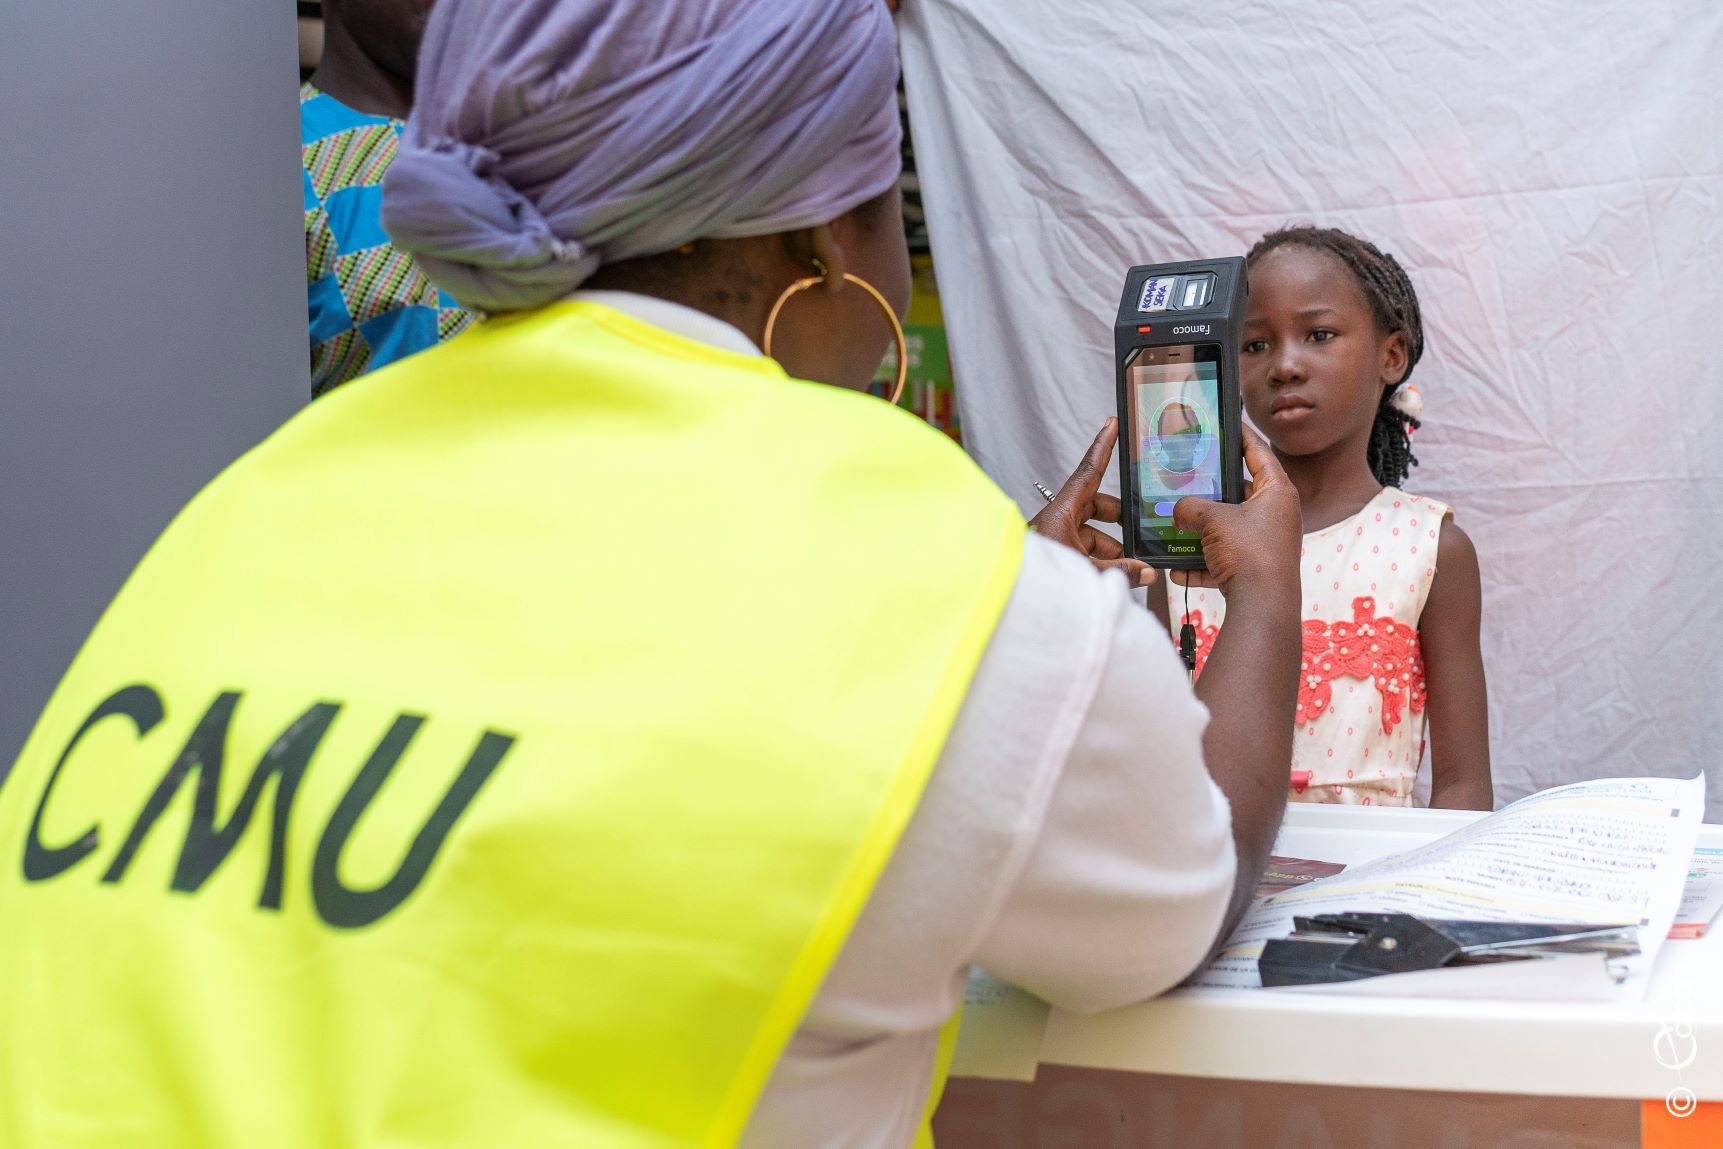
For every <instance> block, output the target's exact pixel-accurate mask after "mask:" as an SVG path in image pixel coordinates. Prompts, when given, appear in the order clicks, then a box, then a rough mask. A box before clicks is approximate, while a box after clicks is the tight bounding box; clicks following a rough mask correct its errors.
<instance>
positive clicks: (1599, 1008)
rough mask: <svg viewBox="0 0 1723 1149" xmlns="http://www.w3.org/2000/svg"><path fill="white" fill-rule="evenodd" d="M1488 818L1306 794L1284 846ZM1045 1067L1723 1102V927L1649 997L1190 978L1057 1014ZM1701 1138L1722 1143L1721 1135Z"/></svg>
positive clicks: (1339, 853) (1392, 848)
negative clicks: (1352, 989)
mask: <svg viewBox="0 0 1723 1149" xmlns="http://www.w3.org/2000/svg"><path fill="white" fill-rule="evenodd" d="M1480 816H1481V815H1479V814H1476V813H1470V812H1459V811H1446V810H1411V809H1407V810H1400V809H1381V808H1373V809H1364V808H1359V807H1341V806H1307V805H1295V806H1292V807H1290V808H1289V809H1288V811H1287V816H1286V821H1285V824H1284V825H1283V827H1282V830H1281V834H1280V837H1279V840H1278V842H1277V843H1276V847H1275V853H1277V854H1282V855H1288V856H1292V857H1300V858H1318V859H1322V860H1324V861H1333V862H1346V863H1355V862H1361V861H1366V860H1369V859H1371V858H1376V857H1379V856H1381V855H1384V854H1389V853H1395V852H1398V851H1401V850H1406V849H1410V848H1412V847H1415V846H1419V845H1422V844H1424V843H1426V842H1428V841H1431V840H1433V839H1435V838H1437V837H1440V836H1441V835H1443V834H1446V833H1448V832H1450V831H1452V830H1453V829H1455V828H1457V827H1459V826H1462V825H1464V824H1465V823H1466V822H1468V821H1471V820H1472V819H1474V818H1477V817H1480ZM1699 844H1700V845H1706V846H1723V826H1705V827H1702V828H1701V830H1700V836H1699ZM1666 1026H1681V1027H1682V1028H1681V1029H1680V1030H1679V1031H1675V1032H1666V1033H1665V1036H1664V1037H1663V1039H1662V1046H1661V1054H1662V1056H1661V1057H1660V1056H1659V1049H1658V1048H1654V1042H1657V1041H1658V1035H1659V1033H1660V1032H1664V1031H1665V1027H1666ZM1289 1051H1297V1055H1296V1056H1289ZM1688 1056H1691V1057H1692V1060H1691V1063H1690V1064H1688V1065H1686V1066H1684V1067H1682V1068H1680V1069H1679V1071H1678V1070H1677V1069H1675V1068H1672V1067H1671V1065H1670V1064H1669V1063H1673V1062H1676V1061H1679V1060H1682V1059H1685V1058H1687V1057H1688ZM965 1060H966V1059H965V1058H963V1057H960V1058H959V1060H958V1062H957V1064H956V1065H955V1067H954V1072H955V1074H956V1075H958V1076H962V1075H964V1074H965V1072H966V1066H965ZM968 1060H975V1058H973V1057H971V1058H969V1059H968ZM1040 1062H1041V1064H1043V1065H1050V1066H1071V1067H1081V1068H1084V1069H1093V1070H1110V1071H1126V1072H1129V1073H1134V1074H1157V1075H1172V1076H1177V1077H1181V1078H1208V1079H1220V1080H1228V1081H1251V1082H1280V1083H1285V1084H1288V1085H1309V1086H1334V1085H1335V1084H1336V1083H1344V1084H1345V1085H1346V1086H1348V1087H1355V1088H1365V1089H1383V1090H1398V1091H1419V1092H1424V1091H1441V1092H1452V1093H1465V1094H1512V1095H1516V1096H1521V1097H1563V1098H1619V1099H1629V1100H1634V1101H1653V1100H1654V1101H1656V1102H1657V1103H1658V1104H1659V1105H1661V1104H1662V1102H1663V1099H1664V1098H1665V1097H1667V1096H1669V1095H1670V1092H1671V1091H1672V1090H1675V1089H1677V1088H1678V1087H1680V1088H1685V1089H1687V1090H1690V1091H1691V1094H1692V1096H1693V1097H1695V1098H1697V1099H1698V1100H1700V1101H1702V1102H1711V1103H1717V1102H1723V924H1719V926H1718V927H1716V928H1714V929H1713V931H1712V932H1711V933H1710V934H1708V936H1706V937H1704V938H1702V939H1697V940H1685V941H1670V942H1668V943H1666V944H1665V946H1664V947H1663V950H1662V952H1661V954H1660V955H1659V956H1658V959H1657V965H1656V967H1655V969H1654V971H1653V977H1652V984H1651V988H1650V990H1649V992H1648V994H1647V995H1646V997H1645V999H1644V1000H1643V1001H1637V1002H1607V1003H1583V1004H1579V1003H1548V1002H1512V1001H1509V1002H1504V1001H1467V1000H1435V1001H1432V1000H1420V999H1408V998H1393V997H1371V998H1348V997H1343V996H1339V995H1333V994H1317V993H1286V992H1276V991H1270V990H1229V989H1186V990H1178V991H1175V992H1173V993H1170V994H1167V995H1166V996H1164V997H1161V998H1158V999H1156V1000H1155V1001H1151V1002H1147V1003H1144V1004H1142V1005H1138V1006H1132V1007H1129V1008H1126V1009H1120V1010H1116V1011H1113V1012H1110V1013H1105V1014H1100V1015H1096V1016H1091V1017H1077V1016H1072V1015H1068V1014H1064V1013H1061V1012H1059V1011H1054V1012H1053V1014H1052V1016H1051V1019H1050V1021H1049V1022H1048V1025H1047V1030H1046V1033H1045V1036H1044V1038H1043V1040H1042V1044H1041V1052H1040ZM1648 1112H1649V1107H1648ZM1720 1115H1723V1107H1719V1106H1716V1105H1709V1106H1701V1108H1700V1111H1699V1113H1698V1115H1697V1117H1698V1118H1700V1119H1703V1120H1704V1121H1705V1122H1709V1121H1710V1120H1712V1119H1715V1118H1718V1117H1719V1116H1720ZM1700 1123H1701V1122H1700V1121H1697V1120H1696V1121H1693V1122H1689V1123H1687V1125H1685V1126H1684V1128H1687V1127H1691V1128H1697V1127H1698V1125H1699V1124H1700ZM1707 1127H1708V1128H1709V1127H1710V1126H1709V1125H1707ZM1647 1128H1648V1130H1649V1128H1650V1122H1649V1120H1648V1123H1647ZM1708 1137H1709V1135H1707V1138H1708ZM1032 1143H1033V1142H1025V1144H1032ZM1651 1143H1652V1142H1651V1140H1650V1134H1649V1133H1648V1134H1647V1142H1646V1144H1648V1145H1649V1144H1651ZM1685 1143H1687V1142H1670V1144H1685ZM1691 1143H1692V1144H1695V1145H1698V1144H1706V1145H1713V1144H1714V1145H1715V1146H1719V1147H1723V1137H1720V1138H1719V1139H1718V1140H1717V1141H1716V1142H1715V1143H1713V1142H1712V1141H1710V1140H1709V1139H1706V1140H1704V1141H1693V1142H1691Z"/></svg>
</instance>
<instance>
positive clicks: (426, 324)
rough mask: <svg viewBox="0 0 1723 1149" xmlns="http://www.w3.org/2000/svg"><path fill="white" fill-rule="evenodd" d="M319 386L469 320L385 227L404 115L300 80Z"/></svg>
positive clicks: (308, 269)
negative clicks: (386, 194) (362, 107)
mask: <svg viewBox="0 0 1723 1149" xmlns="http://www.w3.org/2000/svg"><path fill="white" fill-rule="evenodd" d="M299 130H300V152H301V158H302V159H303V161H304V167H305V292H306V302H307V304H308V305H309V310H310V328H311V393H312V394H313V395H321V394H323V393H324V392H325V391H327V390H329V389H330V388H331V387H335V386H337V385H339V384H342V383H345V382H347V381H348V380H350V379H353V378H355V377H356V376H359V375H363V374H364V373H365V372H367V371H371V370H375V369H376V368H378V367H381V366H383V365H384V364H386V363H393V362H394V361H395V360H397V359H402V358H405V357H406V356H408V355H411V354H413V353H414V352H415V351H423V350H424V349H425V348H427V347H432V346H434V345H436V343H437V342H438V341H439V340H442V339H447V338H448V337H449V336H451V335H453V334H455V333H456V332H457V331H460V330H461V329H462V328H464V327H466V326H467V324H468V323H470V322H472V315H471V314H470V313H468V312H466V311H463V310H461V308H460V305H459V304H457V303H456V302H455V301H454V299H453V298H452V297H450V296H448V295H446V294H444V293H443V292H442V291H440V290H439V289H438V288H437V286H436V285H435V284H433V283H432V282H431V281H430V280H429V279H426V278H425V276H424V274H423V273H422V272H421V271H420V270H419V269H418V267H417V266H416V265H415V264H414V263H413V261H412V260H411V259H410V258H408V257H407V256H406V255H405V254H403V253H402V252H399V251H396V250H395V248H394V246H393V245H392V244H391V243H390V242H389V236H388V234H387V233H385V232H384V231H383V219H382V210H383V187H382V184H383V173H384V172H386V171H388V170H389V164H390V162H391V161H393V160H394V158H395V147H396V141H397V140H398V139H399V138H400V135H401V121H400V120H394V119H389V118H388V117H386V116H372V115H367V114H365V113H364V112H358V111H355V110H353V109H352V108H349V107H348V106H347V105H346V104H343V103H341V101H339V100H337V99H335V98H334V97H333V96H330V95H328V94H327V93H324V92H320V91H318V90H317V89H316V88H314V87H312V86H311V85H310V84H305V85H303V86H302V87H301V88H300V89H299Z"/></svg>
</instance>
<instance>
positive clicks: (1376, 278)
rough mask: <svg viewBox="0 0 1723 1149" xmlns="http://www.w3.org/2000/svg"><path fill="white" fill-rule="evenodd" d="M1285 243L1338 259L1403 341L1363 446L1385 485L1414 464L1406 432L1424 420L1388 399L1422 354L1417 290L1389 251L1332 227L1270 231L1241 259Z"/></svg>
mask: <svg viewBox="0 0 1723 1149" xmlns="http://www.w3.org/2000/svg"><path fill="white" fill-rule="evenodd" d="M1288 246H1297V247H1308V248H1311V249H1312V250H1315V251H1325V252H1327V253H1328V254H1329V255H1332V256H1334V257H1335V258H1337V259H1339V260H1340V262H1341V263H1343V264H1345V265H1346V267H1347V269H1348V270H1349V271H1351V272H1352V276H1353V278H1354V279H1356V280H1357V281H1358V287H1359V290H1361V291H1363V293H1364V298H1365V299H1366V300H1368V301H1369V303H1370V310H1371V312H1372V313H1373V314H1374V315H1375V317H1376V325H1377V326H1378V327H1379V328H1380V329H1381V330H1382V331H1384V332H1386V333H1388V334H1390V335H1392V334H1394V333H1396V332H1398V333H1399V334H1400V336H1401V337H1402V338H1403V339H1405V341H1406V372H1405V374H1403V375H1401V376H1400V378H1399V379H1398V380H1397V381H1396V382H1394V383H1390V384H1389V385H1388V386H1386V387H1384V388H1383V389H1382V399H1381V402H1380V403H1379V404H1378V406H1377V408H1376V422H1375V424H1374V425H1373V426H1372V427H1371V428H1370V443H1369V446H1368V447H1366V448H1365V457H1366V459H1367V460H1368V462H1369V464H1370V472H1371V474H1373V475H1375V476H1376V481H1377V482H1379V483H1381V484H1382V485H1383V486H1385V487H1392V486H1397V485H1398V484H1400V483H1403V482H1405V481H1406V476H1407V475H1409V474H1411V472H1412V468H1413V467H1415V466H1417V465H1418V459H1417V456H1415V455H1413V454H1412V435H1411V432H1412V431H1415V430H1417V429H1418V428H1419V427H1421V426H1422V425H1423V424H1422V423H1421V422H1419V420H1417V419H1416V418H1414V417H1413V416H1411V415H1409V414H1407V413H1406V412H1405V411H1402V410H1400V409H1399V408H1398V407H1396V406H1394V405H1393V403H1392V402H1391V400H1392V399H1393V397H1394V393H1395V392H1396V391H1398V390H1399V389H1400V387H1401V385H1402V384H1404V383H1405V382H1406V380H1407V379H1408V378H1410V377H1411V374H1412V368H1414V367H1416V366H1417V365H1418V360H1419V359H1421V358H1422V357H1423V355H1424V320H1423V316H1422V314H1421V313H1420V311H1419V310H1418V293H1417V292H1416V291H1415V290H1413V288H1412V280H1411V279H1410V278H1409V277H1408V276H1407V275H1406V269H1405V268H1403V267H1401V266H1400V263H1399V261H1398V260H1396V259H1395V258H1394V257H1393V256H1391V255H1389V254H1388V253H1387V252H1385V251H1383V250H1382V249H1381V248H1379V247H1377V246H1376V245H1375V244H1373V243H1371V242H1369V241H1368V240H1363V239H1359V238H1358V237H1357V236H1354V235H1348V234H1347V233H1346V232H1343V231H1340V230H1338V229H1336V228H1331V227H1288V228H1282V229H1281V230H1280V231H1271V232H1269V233H1268V234H1267V235H1265V236H1263V237H1262V238H1261V239H1259V240H1257V242H1256V246H1255V247H1253V248H1251V249H1250V254H1249V255H1247V256H1246V257H1245V263H1246V265H1247V266H1248V265H1250V264H1253V263H1255V262H1256V261H1257V260H1258V259H1260V258H1261V257H1263V256H1265V255H1267V254H1268V253H1269V252H1271V251H1273V250H1274V249H1275V248H1277V247H1288Z"/></svg>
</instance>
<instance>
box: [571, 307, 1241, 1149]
mask: <svg viewBox="0 0 1723 1149" xmlns="http://www.w3.org/2000/svg"><path fill="white" fill-rule="evenodd" d="M574 298H577V299H588V300H591V301H593V302H597V303H603V304H606V305H607V306H611V307H614V308H617V309H618V310H621V311H624V312H627V313H628V314H630V315H633V316H634V317H635V318H638V319H641V320H643V321H644V322H648V323H652V324H654V325H656V326H659V327H662V328H665V329H667V330H669V331H671V332H673V333H675V334H678V335H681V336H683V337H684V338H690V339H697V340H700V341H703V342H707V343H711V344H714V345H716V346H720V347H724V348H726V349H728V350H732V351H739V352H741V353H743V354H759V349H758V348H756V347H755V346H754V345H753V344H752V342H751V341H749V340H748V338H747V337H746V336H745V335H743V334H742V333H741V332H740V331H738V330H737V329H736V328H734V327H732V326H730V325H729V324H726V323H723V322H722V321H720V320H717V319H715V318H713V317H711V316H708V315H705V314H703V313H701V312H698V311H693V310H691V309H689V308H685V307H681V306H679V305H677V304H673V303H668V302H666V301H663V300H659V299H654V298H649V297H646V296H639V295H632V294H627V293H621V292H577V293H576V294H575V296H574ZM1207 722H1208V712H1207V710H1206V709H1205V708H1204V707H1203V706H1202V704H1201V703H1199V702H1198V701H1197V700H1196V697H1195V696H1194V695H1193V694H1192V693H1191V688H1190V685H1189V683H1188V682H1187V681H1186V678H1185V672H1184V667H1183V665H1182V664H1181V663H1180V662H1179V660H1178V656H1177V655H1176V654H1175V653H1174V651H1173V649H1172V645H1171V644H1170V643H1169V642H1168V640H1167V635H1166V631H1165V630H1164V629H1162V628H1160V627H1159V626H1157V625H1155V623H1154V622H1153V621H1152V619H1151V616H1150V615H1149V614H1148V613H1147V612H1146V611H1144V610H1142V609H1141V608H1140V607H1138V606H1136V605H1135V604H1134V603H1133V602H1132V601H1131V600H1130V597H1129V592H1128V591H1127V589H1126V586H1125V580H1124V579H1123V578H1122V577H1121V576H1119V575H1117V574H1110V575H1107V576H1105V577H1103V576H1101V575H1100V574H1098V573H1097V572H1096V571H1095V569H1094V568H1093V567H1092V566H1091V565H1090V564H1089V563H1088V562H1087V561H1086V560H1085V559H1083V558H1082V557H1081V556H1080V555H1077V554H1075V553H1073V552H1071V551H1069V550H1067V549H1065V548H1063V547H1060V546H1058V545H1056V544H1054V543H1051V542H1048V541H1047V540H1045V539H1042V538H1040V537H1038V536H1034V535H1031V536H1030V537H1029V539H1028V540H1027V541H1026V546H1025V550H1024V555H1023V564H1022V567H1021V570H1020V571H1019V573H1018V576H1017V582H1016V585H1015V587H1014V588H1013V590H1012V593H1011V598H1010V600H1009V602H1008V603H1007V605H1006V607H1005V611H1004V613H1003V615H1002V616H1001V618H1000V621H999V625H998V628H997V629H996V630H995V632H994V634H993V637H992V639H991V641H990V642H989V644H988V647H987V651H986V653H985V654H984V655H983V657H982V660H981V664H980V667H979V669H978V670H977V672H976V675H975V678H974V680H973V682H972V684H971V686H970V689H969V692H968V694H967V695H966V697H965V700H964V703H963V707H962V709H961V711H960V712H959V714H958V718H957V721H956V723H955V724H954V726H953V728H952V730H951V734H950V737H949V738H948V739H947V742H946V745H945V748H944V751H943V752H942V753H941V755H940V758H939V762H938V764H937V765H936V766H935V768H934V771H933V774H932V776H931V778H930V780H929V782H928V786H927V789H926V791H925V792H924V794H923V796H922V800H921V803H920V805H919V806H918V807H917V809H916V812H915V815H914V816H913V818H912V819H911V821H910V824H909V827H908V829H907V830H906V831H905V833H904V836H903V838H902V840H901V841H900V842H899V844H898V847H897V850H896V851H895V852H894V853H893V855H892V858H891V860H890V862H889V863H888V864H887V866H886V869H885V872H884V874H883V875H882V877H881V879H880V882H879V884H878V886H876V887H875V889H874V892H873V895H872V896H871V898H870V899H869V901H868V905H867V907H866V908H865V909H864V911H863V912H862V915H861V917H860V918H859V919H858V921H857V922H856V926H855V929H854V930H853V931H852V933H851V935H850V937H849V940H848V941H847V943H846V944H845V946H844V949H843V951H842V952H841V953H840V954H839V956H838V959H837V962H836V964H835V965H834V966H833V968H832V970H831V972H830V974H829V975H828V976H827V978H826V981H825V984H824V986H823V987H822V988H821V990H820V992H819V994H818V995H817V996H816V997H815V999H814V1002H813V1004H812V1006H811V1007H810V1009H809V1010H808V1013H807V1015H806V1017H804V1018H803V1021H802V1025H801V1028H800V1030H799V1031H798V1032H797V1034H796V1035H795V1037H794V1038H793V1039H792V1040H791V1042H790V1045H789V1048H788V1049H787V1050H786V1051H785V1053H784V1056H783V1058H782V1059H781V1060H780V1062H779V1064H778V1066H777V1069H776V1070H775V1072H774V1073H773V1076H772V1079H771V1081H770V1082H769V1083H768V1084H767V1086H766V1090H765V1092H764V1093H763V1095H762V1096H761V1098H760V1102H759V1104H758V1105H757V1106H756V1108H755V1112H754V1116H753V1118H752V1120H751V1122H750V1124H749V1126H748V1130H747V1132H746V1134H745V1135H744V1137H743V1139H742V1145H743V1147H744V1149H788V1147H792V1146H794V1147H802V1146H808V1147H812V1146H818V1147H821V1149H897V1147H901V1146H907V1145H909V1143H910V1141H911V1140H912V1138H913V1136H914V1134H915V1131H916V1128H917V1125H918V1123H919V1121H920V1119H921V1116H922V1111H923V1109H924V1108H925V1106H926V1102H927V1087H928V1083H929V1080H930V1077H931V1074H932V1069H933V1061H934V1053H935V1050H936V1048H937V1045H938V1034H939V1028H940V1026H941V1025H943V1024H944V1022H945V1021H946V1020H947V1019H948V1018H949V1017H950V1016H951V1014H952V1012H953V1011H954V1010H955V1009H956V1008H957V1006H958V1004H959V1003H960V1002H961V1000H962V995H963V986H964V981H965V977H966V973H967V970H968V967H969V966H970V965H971V964H979V965H982V966H984V967H986V968H987V969H988V970H989V972H991V973H992V974H993V975H994V976H996V977H999V978H1002V979H1004V980H1006V981H1009V982H1012V983H1014V984H1016V985H1019V986H1021V987H1023V988H1024V989H1027V990H1029V991H1030V992H1032V993H1035V994H1038V995H1039V996H1041V997H1043V998H1045V999H1046V1000H1047V1001H1050V1002H1052V1003H1053V1004H1055V1005H1059V1006H1062V1007H1065V1008H1067V1009H1074V1010H1081V1011H1091V1010H1098V1009H1105V1008H1108V1007H1112V1006H1118V1005H1124V1004H1127V1003H1129V1002H1133V1001H1140V1000H1142V999H1144V998H1148V997H1152V996H1154V995H1155V994H1157V993H1160V992H1162V991H1163V990H1166V989H1168V988H1170V987H1172V986H1173V985H1175V984H1177V983H1178V982H1179V981H1180V980H1182V979H1183V978H1184V977H1185V975H1186V974H1188V973H1189V972H1190V971H1191V970H1192V968H1193V967H1194V966H1195V965H1196V964H1197V963H1198V962H1199V961H1200V960H1201V959H1202V957H1203V955H1204V954H1205V953H1206V952H1207V951H1208V948H1209V946H1210V945H1211V944H1212V943H1213V941H1214V939H1215V934H1216V931H1218V930H1219V928H1220V923H1221V919H1222V916H1223V915H1224V913H1225V910H1226V905H1227V902H1228V900H1229V898H1230V896H1231V893H1232V885H1233V876H1234V873H1235V868H1236V859H1235V856H1234V850H1233V842H1232V834H1231V828H1230V826H1231V821H1230V814H1229V810H1228V807H1227V803H1226V799H1225V798H1224V797H1223V796H1222V794H1221V792H1220V791H1219V789H1218V788H1216V786H1215V785H1214V783H1213V781H1212V780H1211V779H1210V778H1209V775H1208V773H1207V771H1206V770H1205V769H1204V766H1203V760H1202V734H1203V730H1204V728H1205V726H1206V725H1207Z"/></svg>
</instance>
